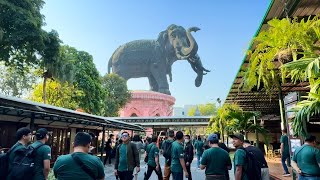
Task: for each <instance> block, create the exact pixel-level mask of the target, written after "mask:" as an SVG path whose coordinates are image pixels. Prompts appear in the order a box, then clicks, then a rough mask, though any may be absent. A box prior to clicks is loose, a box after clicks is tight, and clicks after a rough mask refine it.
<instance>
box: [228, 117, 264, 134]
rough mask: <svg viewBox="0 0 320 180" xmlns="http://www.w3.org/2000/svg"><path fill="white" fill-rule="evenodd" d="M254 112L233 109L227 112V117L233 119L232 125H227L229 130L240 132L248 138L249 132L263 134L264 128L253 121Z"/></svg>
mask: <svg viewBox="0 0 320 180" xmlns="http://www.w3.org/2000/svg"><path fill="white" fill-rule="evenodd" d="M257 115H258V114H257V113H256V112H244V111H233V112H230V113H229V118H230V120H231V121H234V123H233V125H231V126H228V129H229V131H233V132H240V133H242V134H244V135H245V137H246V139H248V133H249V132H255V131H257V132H258V133H262V134H265V133H266V130H265V129H264V128H263V127H262V126H260V125H259V124H254V123H253V119H252V118H253V116H257Z"/></svg>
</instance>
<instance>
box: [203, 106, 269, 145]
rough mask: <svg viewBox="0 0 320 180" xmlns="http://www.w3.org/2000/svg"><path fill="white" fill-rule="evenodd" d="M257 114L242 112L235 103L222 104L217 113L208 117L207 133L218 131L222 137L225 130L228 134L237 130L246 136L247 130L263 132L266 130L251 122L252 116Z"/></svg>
mask: <svg viewBox="0 0 320 180" xmlns="http://www.w3.org/2000/svg"><path fill="white" fill-rule="evenodd" d="M258 115H259V114H258V113H255V112H244V111H243V110H242V109H241V108H240V107H239V106H238V105H236V104H224V105H223V106H222V107H221V108H219V109H218V113H217V115H215V116H212V118H211V119H210V121H209V125H208V128H207V134H210V133H214V132H220V134H221V135H222V136H221V137H224V133H225V132H226V133H227V134H228V135H229V134H232V133H234V132H239V133H243V134H245V135H246V136H247V134H248V132H255V131H256V130H257V131H258V132H259V133H262V134H265V133H266V130H265V129H264V128H263V127H261V126H260V125H258V124H254V123H253V119H252V118H253V116H258ZM223 141H224V140H223Z"/></svg>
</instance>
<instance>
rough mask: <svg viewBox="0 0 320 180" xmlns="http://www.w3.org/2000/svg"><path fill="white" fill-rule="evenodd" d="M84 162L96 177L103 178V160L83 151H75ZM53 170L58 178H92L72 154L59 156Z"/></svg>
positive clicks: (78, 179)
mask: <svg viewBox="0 0 320 180" xmlns="http://www.w3.org/2000/svg"><path fill="white" fill-rule="evenodd" d="M74 154H75V155H76V156H77V157H79V159H80V160H81V161H82V162H83V164H84V165H85V166H86V167H87V168H88V169H90V170H91V172H92V173H93V174H94V175H95V177H96V179H102V178H103V177H104V167H103V164H102V162H101V160H100V159H99V158H98V157H96V156H93V155H89V154H86V153H82V152H76V153H74ZM53 172H54V174H55V176H56V178H57V179H58V180H59V179H63V180H69V179H70V180H71V179H76V180H82V179H83V180H87V179H92V178H91V177H90V175H89V174H87V173H86V172H85V171H84V170H82V169H81V167H80V166H79V165H78V164H77V163H76V162H75V161H74V160H73V158H72V156H71V154H68V155H62V156H59V157H58V159H57V161H56V162H55V163H54V166H53Z"/></svg>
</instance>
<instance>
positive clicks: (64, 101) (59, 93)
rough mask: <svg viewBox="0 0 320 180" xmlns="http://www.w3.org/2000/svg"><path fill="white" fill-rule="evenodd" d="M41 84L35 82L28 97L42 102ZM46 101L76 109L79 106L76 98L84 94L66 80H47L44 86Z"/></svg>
mask: <svg viewBox="0 0 320 180" xmlns="http://www.w3.org/2000/svg"><path fill="white" fill-rule="evenodd" d="M42 89H43V84H41V83H40V84H37V85H36V86H35V88H34V90H33V92H32V94H31V95H30V97H29V99H30V100H32V101H36V102H42V97H43V91H42ZM46 93H47V103H48V104H50V105H53V106H58V107H63V108H68V109H73V110H75V109H77V108H78V107H79V101H78V99H79V98H80V97H83V96H84V94H83V92H82V91H81V90H78V89H76V88H75V87H74V86H73V85H72V84H69V83H68V82H65V83H59V82H58V81H54V80H48V82H47V86H46Z"/></svg>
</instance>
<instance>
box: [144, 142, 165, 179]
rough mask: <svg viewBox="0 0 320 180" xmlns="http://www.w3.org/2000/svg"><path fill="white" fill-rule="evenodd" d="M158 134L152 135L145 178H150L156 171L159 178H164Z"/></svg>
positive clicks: (148, 148) (147, 154) (147, 152)
mask: <svg viewBox="0 0 320 180" xmlns="http://www.w3.org/2000/svg"><path fill="white" fill-rule="evenodd" d="M157 140H158V137H157V136H152V143H151V144H149V145H148V147H147V150H146V157H148V159H147V165H148V170H147V172H146V173H145V174H144V180H148V179H149V178H150V176H151V174H152V172H153V171H154V172H155V173H156V174H157V176H158V180H163V178H162V172H161V167H160V163H159V148H158V147H157V144H156V143H157Z"/></svg>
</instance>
